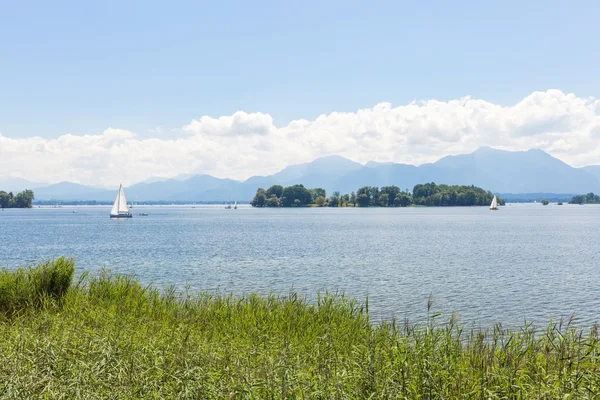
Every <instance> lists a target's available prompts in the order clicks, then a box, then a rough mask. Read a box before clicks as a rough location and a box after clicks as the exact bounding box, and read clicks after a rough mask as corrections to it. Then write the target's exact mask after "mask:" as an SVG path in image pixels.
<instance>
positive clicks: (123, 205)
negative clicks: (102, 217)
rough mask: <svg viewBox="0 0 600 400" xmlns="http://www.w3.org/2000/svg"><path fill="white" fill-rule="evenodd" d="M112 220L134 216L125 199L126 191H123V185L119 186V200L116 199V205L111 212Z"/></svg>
mask: <svg viewBox="0 0 600 400" xmlns="http://www.w3.org/2000/svg"><path fill="white" fill-rule="evenodd" d="M110 217H111V218H131V217H132V215H131V213H130V212H129V207H127V199H126V198H125V191H124V190H123V185H119V192H118V193H117V198H116V199H115V203H114V204H113V206H112V209H111V210H110Z"/></svg>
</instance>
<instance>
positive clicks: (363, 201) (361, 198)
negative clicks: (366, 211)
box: [356, 186, 372, 207]
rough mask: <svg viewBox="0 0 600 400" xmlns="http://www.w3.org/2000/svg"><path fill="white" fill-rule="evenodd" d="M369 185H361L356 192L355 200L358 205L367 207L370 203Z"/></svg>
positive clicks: (370, 190) (370, 189)
mask: <svg viewBox="0 0 600 400" xmlns="http://www.w3.org/2000/svg"><path fill="white" fill-rule="evenodd" d="M371 192H372V188H371V186H363V187H361V188H360V189H358V191H357V192H356V202H357V203H358V206H359V207H369V206H370V205H371Z"/></svg>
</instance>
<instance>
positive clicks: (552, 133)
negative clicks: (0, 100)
mask: <svg viewBox="0 0 600 400" xmlns="http://www.w3.org/2000/svg"><path fill="white" fill-rule="evenodd" d="M599 104H600V102H599V101H598V100H595V99H593V98H578V97H577V96H575V95H574V94H565V93H563V92H561V91H559V90H548V91H546V92H535V93H532V94H531V95H529V96H527V97H526V98H524V99H523V100H521V101H520V102H519V103H517V104H515V105H512V106H508V107H503V106H500V105H496V104H492V103H489V102H486V101H484V100H479V99H473V98H470V97H464V98H461V99H456V100H451V101H448V102H442V101H437V100H429V101H423V102H412V103H410V104H407V105H404V106H398V107H394V106H392V104H390V103H380V104H377V105H375V106H374V107H373V108H369V109H362V110H358V111H357V112H354V113H338V112H334V113H331V114H329V115H321V116H319V117H318V118H316V119H315V120H314V121H307V120H296V121H292V122H290V123H289V124H288V125H287V126H282V127H277V126H275V124H274V123H273V119H272V118H271V116H270V115H269V114H263V113H246V112H243V111H238V112H236V113H235V114H233V115H232V116H223V117H219V118H212V117H208V116H204V117H201V118H199V119H196V120H193V121H191V122H190V123H189V124H188V125H186V126H184V127H182V128H180V129H174V130H172V132H171V136H173V138H164V137H161V138H153V139H144V138H140V137H138V136H136V135H135V134H134V133H132V132H130V131H127V130H122V129H114V128H109V129H107V130H105V131H104V132H102V133H101V134H99V135H85V136H75V135H63V136H61V137H59V138H56V139H45V138H42V137H31V138H26V139H11V138H9V137H6V136H3V135H1V134H0V173H1V176H2V177H17V176H19V177H23V178H26V179H30V180H33V181H42V182H58V181H63V180H69V181H73V182H80V183H84V184H92V185H106V186H114V185H115V183H116V182H123V183H124V184H132V183H135V182H138V181H141V180H144V179H147V178H149V177H153V176H171V177H173V176H176V175H179V174H189V173H208V174H212V175H215V176H219V177H231V178H235V179H245V178H247V177H249V176H251V175H257V174H269V173H273V172H276V171H278V170H280V169H282V168H284V167H285V166H287V165H289V164H293V163H299V162H306V161H310V160H313V159H314V158H317V157H321V156H326V155H331V154H339V155H342V156H345V157H348V158H350V159H352V160H355V161H358V162H362V163H365V162H367V161H370V160H375V161H395V162H404V163H411V164H421V163H424V162H432V161H435V160H437V159H438V158H440V157H442V156H444V155H447V154H460V153H465V152H470V151H473V150H475V149H476V148H478V147H480V146H492V147H497V148H502V149H507V150H526V149H529V148H540V149H542V150H545V151H547V152H549V153H551V154H552V155H554V156H556V157H558V158H560V159H562V160H563V161H566V162H568V163H570V164H572V165H575V166H582V165H587V164H600V115H599V114H598V108H599V107H598V105H599Z"/></svg>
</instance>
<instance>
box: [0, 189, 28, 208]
mask: <svg viewBox="0 0 600 400" xmlns="http://www.w3.org/2000/svg"><path fill="white" fill-rule="evenodd" d="M33 199H34V195H33V191H31V190H24V191H22V192H20V193H17V195H16V196H14V195H13V193H12V192H9V193H6V192H4V191H0V208H31V206H32V203H33Z"/></svg>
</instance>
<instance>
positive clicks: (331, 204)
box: [328, 192, 340, 207]
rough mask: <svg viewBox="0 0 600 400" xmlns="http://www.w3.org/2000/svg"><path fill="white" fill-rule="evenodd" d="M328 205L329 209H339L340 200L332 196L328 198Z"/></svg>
mask: <svg viewBox="0 0 600 400" xmlns="http://www.w3.org/2000/svg"><path fill="white" fill-rule="evenodd" d="M338 193H339V192H338ZM328 205H329V207H339V205H340V198H339V197H338V196H336V195H333V196H331V197H329V202H328Z"/></svg>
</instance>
